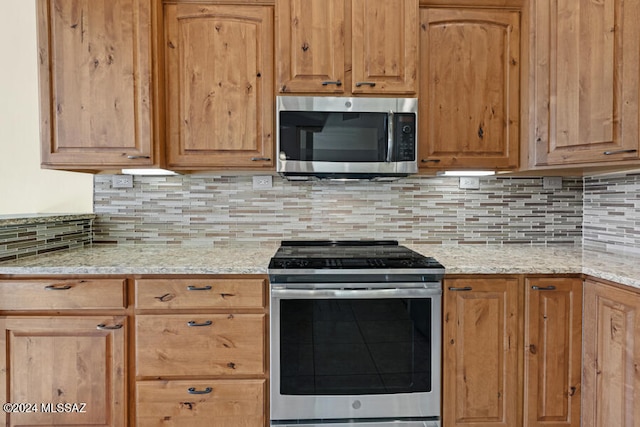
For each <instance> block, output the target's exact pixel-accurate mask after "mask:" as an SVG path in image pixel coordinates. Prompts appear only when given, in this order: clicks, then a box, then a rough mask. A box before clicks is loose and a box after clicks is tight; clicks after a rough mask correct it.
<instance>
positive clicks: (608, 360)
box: [582, 280, 640, 427]
mask: <svg viewBox="0 0 640 427" xmlns="http://www.w3.org/2000/svg"><path fill="white" fill-rule="evenodd" d="M584 308H585V309H584V313H585V314H584V330H585V336H584V366H583V380H584V386H583V394H582V426H583V427H609V426H621V427H638V426H640V293H639V292H637V291H636V292H634V291H632V290H630V289H629V290H628V289H622V288H619V287H616V286H611V285H609V284H605V283H600V282H597V281H593V280H587V281H586V282H585V290H584Z"/></svg>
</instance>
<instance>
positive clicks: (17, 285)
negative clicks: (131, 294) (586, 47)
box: [0, 279, 125, 310]
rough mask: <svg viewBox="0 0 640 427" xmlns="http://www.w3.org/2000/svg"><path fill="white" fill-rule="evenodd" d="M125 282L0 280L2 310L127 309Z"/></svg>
mask: <svg viewBox="0 0 640 427" xmlns="http://www.w3.org/2000/svg"><path fill="white" fill-rule="evenodd" d="M124 285H125V281H124V280H123V279H77V280H74V279H71V280H70V279H60V280H50V279H43V280H0V310H85V309H122V308H124V307H125V298H124Z"/></svg>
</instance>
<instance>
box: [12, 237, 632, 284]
mask: <svg viewBox="0 0 640 427" xmlns="http://www.w3.org/2000/svg"><path fill="white" fill-rule="evenodd" d="M406 246H408V247H409V248H411V249H413V250H415V251H417V252H419V253H421V254H424V255H426V256H431V257H434V258H435V259H437V260H438V261H439V262H440V263H441V264H443V265H444V266H445V268H446V272H447V274H579V273H584V274H588V275H590V276H593V277H596V278H600V279H605V280H611V281H613V282H617V283H621V284H624V285H628V286H632V287H635V288H638V289H640V257H638V256H632V255H628V256H624V255H619V254H604V253H601V252H592V251H582V250H581V249H580V248H576V247H573V246H546V247H544V246H528V245H502V246H497V245H496V246H492V245H487V246H485V245H458V246H441V245H411V244H407V245H406ZM277 247H278V244H257V243H253V244H252V243H247V244H238V245H234V246H226V245H225V246H221V247H197V246H158V245H120V246H93V247H88V248H84V249H74V250H71V251H61V252H54V253H51V254H46V255H40V256H37V257H31V258H24V259H21V260H15V261H7V262H3V263H0V275H3V274H7V275H8V274H19V275H75V274H113V275H129V274H266V273H267V266H268V264H269V259H270V258H271V257H272V256H273V255H274V253H275V251H276V249H277Z"/></svg>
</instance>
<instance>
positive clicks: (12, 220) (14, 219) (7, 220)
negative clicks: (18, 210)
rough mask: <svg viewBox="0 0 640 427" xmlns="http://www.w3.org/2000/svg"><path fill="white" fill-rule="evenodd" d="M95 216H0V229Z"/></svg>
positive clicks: (92, 217)
mask: <svg viewBox="0 0 640 427" xmlns="http://www.w3.org/2000/svg"><path fill="white" fill-rule="evenodd" d="M95 217H96V215H95V214H92V213H88V214H65V213H59V214H20V215H0V227H8V226H14V225H31V224H43V223H47V222H62V221H77V220H82V219H94V218H95Z"/></svg>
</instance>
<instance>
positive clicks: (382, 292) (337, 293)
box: [271, 288, 442, 299]
mask: <svg viewBox="0 0 640 427" xmlns="http://www.w3.org/2000/svg"><path fill="white" fill-rule="evenodd" d="M440 295H442V290H441V289H424V288H413V289H398V288H382V289H271V296H272V297H274V298H281V299H294V298H296V299H298V298H299V299H327V298H337V299H358V298H360V299H382V298H432V297H437V296H440Z"/></svg>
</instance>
